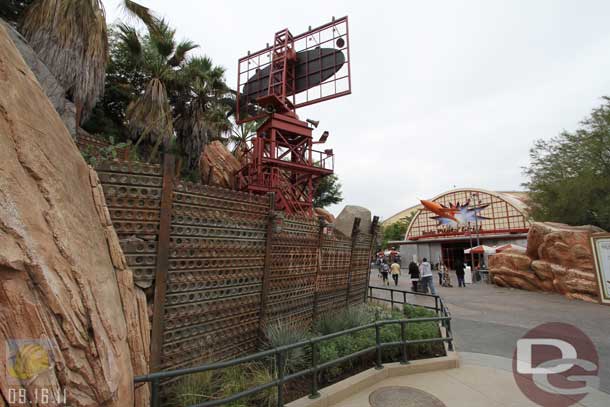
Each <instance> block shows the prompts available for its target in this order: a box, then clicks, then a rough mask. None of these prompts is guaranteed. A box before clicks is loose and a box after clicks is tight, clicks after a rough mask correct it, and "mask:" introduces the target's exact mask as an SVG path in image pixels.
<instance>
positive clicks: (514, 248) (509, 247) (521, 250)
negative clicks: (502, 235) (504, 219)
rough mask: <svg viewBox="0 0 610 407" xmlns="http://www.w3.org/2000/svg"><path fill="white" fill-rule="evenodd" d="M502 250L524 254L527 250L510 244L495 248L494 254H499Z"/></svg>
mask: <svg viewBox="0 0 610 407" xmlns="http://www.w3.org/2000/svg"><path fill="white" fill-rule="evenodd" d="M504 250H515V251H518V252H523V253H525V251H526V250H527V249H526V248H525V247H523V246H519V245H518V244H512V243H509V244H505V245H503V246H498V247H496V253H501V252H503V251H504Z"/></svg>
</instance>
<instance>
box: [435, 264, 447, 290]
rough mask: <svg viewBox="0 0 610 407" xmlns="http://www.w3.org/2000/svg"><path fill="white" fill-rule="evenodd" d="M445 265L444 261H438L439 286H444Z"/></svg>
mask: <svg viewBox="0 0 610 407" xmlns="http://www.w3.org/2000/svg"><path fill="white" fill-rule="evenodd" d="M444 267H445V265H444V264H443V263H436V272H437V273H438V286H439V287H442V286H443V274H444V270H443V268H444Z"/></svg>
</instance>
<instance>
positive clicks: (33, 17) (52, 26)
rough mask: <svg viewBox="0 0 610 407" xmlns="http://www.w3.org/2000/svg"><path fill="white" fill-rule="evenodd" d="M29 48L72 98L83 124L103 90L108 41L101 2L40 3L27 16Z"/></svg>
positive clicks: (45, 0) (62, 0)
mask: <svg viewBox="0 0 610 407" xmlns="http://www.w3.org/2000/svg"><path fill="white" fill-rule="evenodd" d="M21 29H22V32H23V34H24V36H25V37H26V38H27V39H28V41H29V44H30V46H31V47H32V48H33V49H34V50H35V51H36V52H37V54H38V56H39V57H40V59H42V60H43V61H44V63H45V65H46V66H47V67H48V68H49V70H50V71H51V72H52V73H53V75H54V76H55V78H57V80H58V81H59V83H60V84H61V85H62V86H63V87H64V88H65V89H66V92H67V93H68V94H69V95H71V96H72V98H73V100H74V102H75V104H76V105H77V109H78V116H79V121H80V122H82V121H83V120H84V119H85V118H86V117H87V115H88V114H89V113H90V112H91V110H92V109H93V106H94V105H95V103H96V101H97V99H98V97H99V96H100V95H101V94H102V93H103V90H104V77H105V69H106V60H107V58H108V41H107V32H106V17H105V13H104V6H103V4H102V2H101V1H100V0H38V1H36V2H35V3H33V4H32V6H31V7H30V8H29V9H28V10H27V12H26V13H25V16H24V20H23V24H22V27H21Z"/></svg>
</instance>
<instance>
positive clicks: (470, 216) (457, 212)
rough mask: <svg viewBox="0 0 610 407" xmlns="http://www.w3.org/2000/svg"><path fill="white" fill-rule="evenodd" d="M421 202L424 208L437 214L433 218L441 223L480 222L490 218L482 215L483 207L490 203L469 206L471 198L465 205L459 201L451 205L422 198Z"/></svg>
mask: <svg viewBox="0 0 610 407" xmlns="http://www.w3.org/2000/svg"><path fill="white" fill-rule="evenodd" d="M420 202H421V204H422V205H423V206H424V208H426V209H427V210H429V211H430V212H432V213H434V214H436V216H432V217H431V219H436V220H437V221H438V222H439V224H441V225H462V224H466V223H469V222H478V221H483V220H485V219H489V218H487V217H485V216H481V215H480V213H481V212H482V211H483V209H485V208H487V207H488V206H489V204H485V205H480V206H477V207H475V208H469V207H468V206H469V205H470V200H467V201H466V203H464V204H463V205H460V203H459V202H458V203H457V204H455V205H454V204H452V203H449V207H447V206H445V205H443V204H441V203H437V202H433V201H427V200H425V199H422V200H420Z"/></svg>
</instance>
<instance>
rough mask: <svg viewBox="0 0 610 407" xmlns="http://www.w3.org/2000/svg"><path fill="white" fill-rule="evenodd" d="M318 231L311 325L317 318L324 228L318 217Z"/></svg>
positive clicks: (321, 220) (323, 221)
mask: <svg viewBox="0 0 610 407" xmlns="http://www.w3.org/2000/svg"><path fill="white" fill-rule="evenodd" d="M318 222H319V231H318V264H317V267H316V277H315V279H314V290H313V308H312V311H311V323H312V324H313V323H314V322H315V321H316V319H317V318H318V297H319V292H318V288H319V287H318V286H319V279H320V274H322V237H323V236H324V228H325V227H326V220H324V218H322V217H319V218H318Z"/></svg>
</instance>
